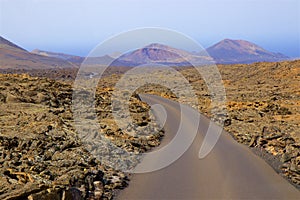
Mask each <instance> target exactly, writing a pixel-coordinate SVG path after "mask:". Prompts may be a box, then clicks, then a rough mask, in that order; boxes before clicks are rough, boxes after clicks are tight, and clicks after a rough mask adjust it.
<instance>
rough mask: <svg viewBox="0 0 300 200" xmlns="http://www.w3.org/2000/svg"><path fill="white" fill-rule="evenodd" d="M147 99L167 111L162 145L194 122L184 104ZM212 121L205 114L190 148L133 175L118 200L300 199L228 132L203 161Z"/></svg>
mask: <svg viewBox="0 0 300 200" xmlns="http://www.w3.org/2000/svg"><path fill="white" fill-rule="evenodd" d="M142 100H143V101H146V102H147V103H148V104H150V105H154V104H160V105H162V106H163V107H164V108H165V110H166V114H167V119H166V124H165V127H164V128H165V131H166V135H165V137H164V139H163V140H162V144H161V146H164V145H166V144H167V143H168V142H170V141H171V140H172V139H173V137H174V135H175V134H176V133H177V130H178V124H180V120H184V123H189V121H192V120H193V119H192V117H193V115H183V116H180V115H181V114H180V107H179V104H178V103H176V102H174V101H170V100H167V99H164V98H161V97H158V96H154V95H143V96H142ZM194 112H197V111H195V110H194ZM197 114H198V115H200V114H199V113H197ZM209 123H210V121H209V119H208V118H206V117H204V116H203V115H200V126H199V128H198V133H197V136H196V137H195V139H194V141H193V143H192V145H191V146H190V147H189V148H188V150H187V151H186V152H185V153H184V154H183V155H182V156H181V157H180V158H179V159H178V160H177V161H176V162H174V163H172V164H171V165H169V166H168V167H165V168H163V169H160V170H158V171H154V172H149V173H141V174H134V175H133V176H132V177H131V180H130V182H129V186H128V187H127V188H125V189H124V190H122V191H120V193H119V194H118V195H117V196H116V199H118V200H167V199H169V200H175V199H176V200H196V199H197V200H198V199H239V200H240V199H282V200H288V199H300V192H299V190H297V189H296V188H295V187H294V186H292V185H291V184H290V183H288V181H287V180H285V179H284V178H282V177H281V176H280V175H278V174H277V173H276V172H275V171H274V170H273V169H272V168H271V167H270V166H269V165H268V164H267V163H266V162H265V161H264V160H262V159H261V158H259V157H258V156H256V155H254V154H253V153H252V152H251V151H250V150H249V149H248V148H247V147H246V146H244V145H241V144H238V143H237V142H236V141H235V140H233V139H232V138H231V136H229V134H228V133H226V132H225V131H223V132H222V134H221V136H220V138H219V140H218V142H217V144H216V145H215V147H214V148H213V150H212V151H211V152H210V153H209V154H208V155H207V156H206V157H205V158H204V159H199V157H198V154H199V149H200V146H201V144H202V142H203V138H204V136H205V133H206V131H207V129H208V125H209ZM215 126H216V125H215ZM185 129H186V130H185V132H186V134H189V133H190V129H192V128H191V127H190V126H189V125H188V124H187V125H186V126H185ZM160 148H161V147H160ZM153 162H155V161H153ZM157 162H160V161H157Z"/></svg>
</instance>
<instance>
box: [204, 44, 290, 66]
mask: <svg viewBox="0 0 300 200" xmlns="http://www.w3.org/2000/svg"><path fill="white" fill-rule="evenodd" d="M206 51H207V52H208V54H209V55H210V56H211V57H212V58H213V59H214V60H215V62H216V63H219V64H234V63H253V62H261V61H267V62H275V61H280V60H287V59H288V58H289V57H287V56H285V55H283V54H280V53H272V52H269V51H267V50H265V49H263V48H262V47H260V46H258V45H256V44H253V43H251V42H248V41H245V40H230V39H225V40H222V41H221V42H218V43H217V44H215V45H213V46H211V47H209V48H207V49H206Z"/></svg>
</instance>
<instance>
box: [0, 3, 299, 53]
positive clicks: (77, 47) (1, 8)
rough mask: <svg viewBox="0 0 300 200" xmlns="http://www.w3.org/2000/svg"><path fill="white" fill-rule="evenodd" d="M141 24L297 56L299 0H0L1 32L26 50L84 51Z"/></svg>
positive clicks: (209, 41)
mask: <svg viewBox="0 0 300 200" xmlns="http://www.w3.org/2000/svg"><path fill="white" fill-rule="evenodd" d="M141 27H161V28H168V29H172V30H175V31H179V32H181V33H183V34H185V35H187V36H189V37H191V38H193V39H194V40H196V41H197V42H198V43H200V44H201V45H202V46H203V47H209V46H211V45H213V44H215V43H217V42H219V41H220V40H222V39H225V38H229V39H243V40H248V41H250V42H253V43H256V44H258V45H259V46H262V47H263V48H265V49H267V50H269V51H272V52H281V53H283V54H286V55H288V56H290V57H300V1H299V0H0V35H1V36H2V37H4V38H6V39H8V40H10V41H12V42H14V43H16V44H18V45H19V46H21V47H23V48H25V49H27V50H29V51H31V50H33V49H41V50H47V51H54V52H63V53H68V54H74V55H81V56H86V55H88V53H89V52H90V51H91V50H92V49H93V48H94V47H95V46H97V45H98V44H99V43H101V42H103V41H105V40H106V39H108V38H110V37H112V36H114V35H117V34H119V33H121V32H124V31H129V30H132V29H136V28H141Z"/></svg>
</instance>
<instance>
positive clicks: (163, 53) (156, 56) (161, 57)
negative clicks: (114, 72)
mask: <svg viewBox="0 0 300 200" xmlns="http://www.w3.org/2000/svg"><path fill="white" fill-rule="evenodd" d="M210 61H212V59H211V58H209V57H208V56H205V55H204V56H203V55H200V54H196V53H191V52H187V51H184V50H180V49H176V48H173V47H170V46H167V45H163V44H157V43H153V44H150V45H147V46H145V47H143V48H140V49H136V50H134V51H131V52H129V53H126V54H124V55H122V56H120V57H119V58H118V59H116V60H115V61H114V62H113V64H112V65H114V66H116V65H117V64H121V65H122V64H123V65H124V64H125V65H129V66H137V65H143V64H162V65H171V66H188V65H191V63H189V62H193V63H199V64H200V63H208V62H210Z"/></svg>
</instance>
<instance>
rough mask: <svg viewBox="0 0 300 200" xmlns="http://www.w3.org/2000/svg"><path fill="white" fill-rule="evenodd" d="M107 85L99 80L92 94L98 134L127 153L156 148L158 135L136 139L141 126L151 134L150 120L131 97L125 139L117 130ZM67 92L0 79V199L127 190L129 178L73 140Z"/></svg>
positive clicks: (45, 82) (51, 84)
mask: <svg viewBox="0 0 300 200" xmlns="http://www.w3.org/2000/svg"><path fill="white" fill-rule="evenodd" d="M108 85H109V83H108V84H106V82H105V81H103V82H102V87H101V88H99V89H98V90H97V95H96V102H97V103H96V108H97V116H98V117H97V119H99V122H100V128H101V130H99V134H101V135H102V136H103V137H105V138H109V139H110V140H111V141H112V142H113V143H114V144H115V145H117V146H118V147H120V148H122V149H124V150H126V151H128V152H145V151H146V150H149V149H151V148H152V147H154V146H157V145H159V143H160V139H161V137H162V136H163V132H162V131H159V132H158V133H156V134H153V135H148V137H144V138H142V139H141V138H139V137H136V136H135V132H136V131H137V129H139V127H141V126H142V127H147V126H149V129H150V130H151V126H150V125H151V124H153V123H154V120H151V118H150V116H149V113H148V111H149V107H148V106H147V105H146V104H144V103H142V102H141V101H139V99H137V98H136V97H134V96H133V97H132V98H131V100H130V102H131V104H130V110H131V112H132V113H133V114H132V115H133V119H134V124H132V125H131V126H130V127H128V128H130V134H129V133H128V132H124V131H122V130H120V129H119V128H117V127H116V125H115V124H114V122H113V120H112V116H111V102H110V96H111V93H112V89H111V88H110V87H109V86H108ZM72 92H73V91H72V85H71V84H68V83H63V82H59V81H54V80H50V79H43V78H34V77H30V76H28V75H0V102H1V103H0V107H1V108H0V124H1V125H0V164H1V168H0V179H1V181H0V199H30V200H35V199H38V200H40V199H49V200H50V199H51V200H52V199H112V198H113V195H114V192H115V190H117V189H122V188H124V187H126V185H127V184H128V174H124V173H123V172H120V171H116V170H114V169H112V168H110V167H109V166H107V165H104V164H102V163H100V162H99V160H98V159H96V158H95V156H94V155H92V154H91V153H90V152H89V151H87V148H88V146H86V145H85V144H83V143H82V141H81V140H80V138H79V137H78V134H77V132H76V129H75V128H74V126H73V116H72V110H71V103H72V102H71V99H72ZM87 118H88V117H87ZM154 124H155V123H154ZM153 127H154V126H153ZM153 133H155V131H153Z"/></svg>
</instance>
